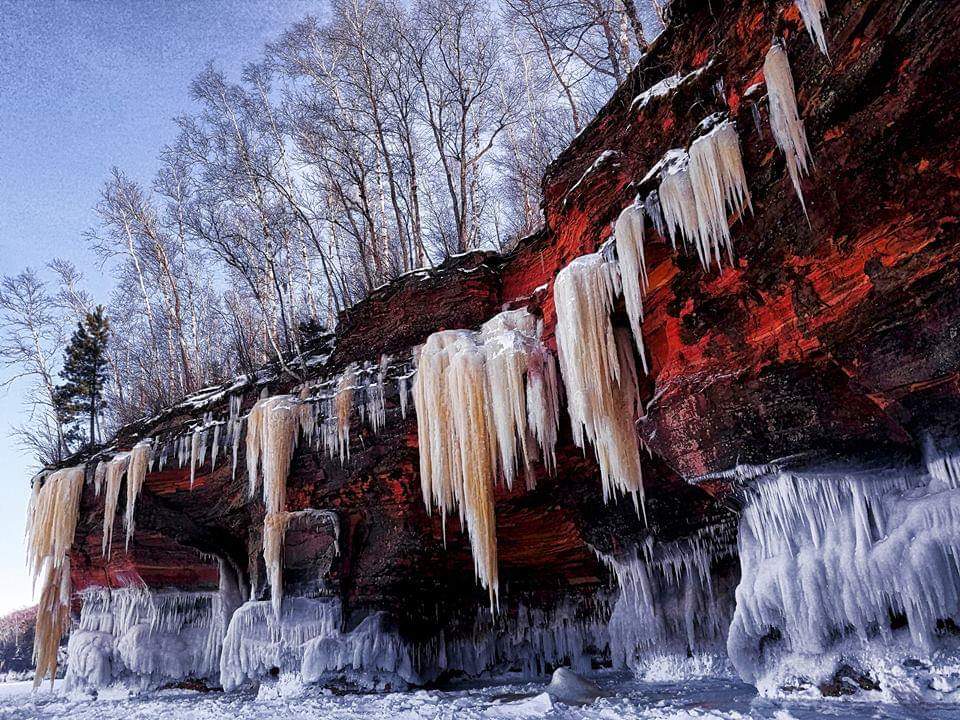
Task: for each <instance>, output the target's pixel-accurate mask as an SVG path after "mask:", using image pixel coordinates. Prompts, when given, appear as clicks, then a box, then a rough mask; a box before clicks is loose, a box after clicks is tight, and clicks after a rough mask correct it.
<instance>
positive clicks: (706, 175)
mask: <svg viewBox="0 0 960 720" xmlns="http://www.w3.org/2000/svg"><path fill="white" fill-rule="evenodd" d="M719 117H720V116H710V117H709V118H707V119H706V120H705V121H704V123H701V126H703V125H704V124H705V123H706V124H712V123H717V120H718V119H719ZM689 157H690V166H689V173H690V185H691V187H692V188H693V197H694V200H695V201H696V204H697V219H698V225H699V229H698V236H699V238H700V243H701V245H702V246H703V251H704V254H705V255H706V257H707V261H708V264H709V262H710V256H711V252H712V254H713V256H714V257H715V258H716V261H717V267H720V266H721V257H720V249H721V245H722V246H724V247H726V249H727V256H728V258H729V260H730V264H731V265H732V264H733V244H732V243H731V241H730V228H729V226H728V225H727V211H728V210H729V211H731V212H734V213H736V214H738V215H742V213H743V211H744V209H745V208H750V210H751V211H752V210H753V205H752V204H751V202H750V191H749V190H748V189H747V178H746V174H745V173H744V170H743V161H742V159H741V157H740V140H739V138H738V137H737V129H736V126H735V125H734V124H733V122H732V121H730V120H729V119H724V120H720V121H719V122H718V123H717V124H715V125H714V126H713V128H712V129H710V131H709V132H707V133H706V134H705V135H701V136H700V137H698V138H697V139H696V140H694V142H693V144H692V145H690V152H689Z"/></svg>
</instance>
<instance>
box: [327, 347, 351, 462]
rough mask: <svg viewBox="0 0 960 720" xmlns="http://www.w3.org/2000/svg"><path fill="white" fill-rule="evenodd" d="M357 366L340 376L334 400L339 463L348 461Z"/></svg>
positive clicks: (347, 369) (349, 366)
mask: <svg viewBox="0 0 960 720" xmlns="http://www.w3.org/2000/svg"><path fill="white" fill-rule="evenodd" d="M356 375H357V365H356V363H353V364H351V365H348V366H347V367H346V369H345V370H344V371H343V375H341V376H340V383H339V385H337V395H336V397H335V398H334V401H333V406H334V414H335V415H336V421H337V424H336V430H337V450H338V455H339V457H340V462H341V463H343V461H344V459H346V460H349V459H350V412H351V410H352V409H353V393H354V390H355V387H356V379H357V378H356Z"/></svg>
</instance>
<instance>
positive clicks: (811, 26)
mask: <svg viewBox="0 0 960 720" xmlns="http://www.w3.org/2000/svg"><path fill="white" fill-rule="evenodd" d="M795 2H796V5H797V10H799V11H800V16H801V17H802V18H803V24H804V25H806V26H807V32H808V33H809V34H810V40H811V41H813V43H814V44H816V46H817V47H818V48H820V52H822V53H823V54H824V55H826V56H827V57H830V53H829V52H827V36H826V35H825V34H824V32H823V18H825V17H828V16H829V13H828V12H827V3H826V0H795Z"/></svg>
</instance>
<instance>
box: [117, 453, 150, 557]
mask: <svg viewBox="0 0 960 720" xmlns="http://www.w3.org/2000/svg"><path fill="white" fill-rule="evenodd" d="M152 456H153V440H152V439H150V438H146V439H145V440H141V441H140V442H138V443H137V444H136V445H134V446H133V449H132V450H131V451H130V466H129V467H128V468H127V507H126V511H125V514H124V525H126V528H127V540H126V548H127V549H129V548H130V538H131V537H133V513H134V509H135V508H136V504H137V497H138V496H139V495H140V489H141V488H142V487H143V481H144V479H145V478H146V476H147V467H148V466H149V465H150V461H151V458H152ZM111 524H112V523H111Z"/></svg>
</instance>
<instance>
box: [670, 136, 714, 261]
mask: <svg viewBox="0 0 960 720" xmlns="http://www.w3.org/2000/svg"><path fill="white" fill-rule="evenodd" d="M661 162H662V168H663V169H662V173H661V176H660V187H659V188H658V189H657V195H658V196H659V198H660V206H661V208H662V210H663V224H664V225H665V226H666V228H667V233H668V234H669V236H670V243H671V244H672V245H673V249H674V250H676V249H677V236H678V235H679V236H680V237H681V238H682V239H683V240H684V241H685V242H689V243H693V245H694V246H695V247H696V249H697V254H698V255H699V257H700V263H701V264H702V265H703V266H704V267H707V266H708V265H709V262H710V259H709V255H706V254H704V252H703V247H702V246H701V244H700V242H699V240H698V238H699V236H698V234H697V233H698V231H699V227H700V220H699V217H698V216H697V201H696V198H695V197H694V195H693V185H692V184H691V183H690V157H689V156H688V155H687V151H686V150H684V149H683V148H674V149H673V150H667V152H666V153H665V154H664V156H663V160H662V161H661Z"/></svg>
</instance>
